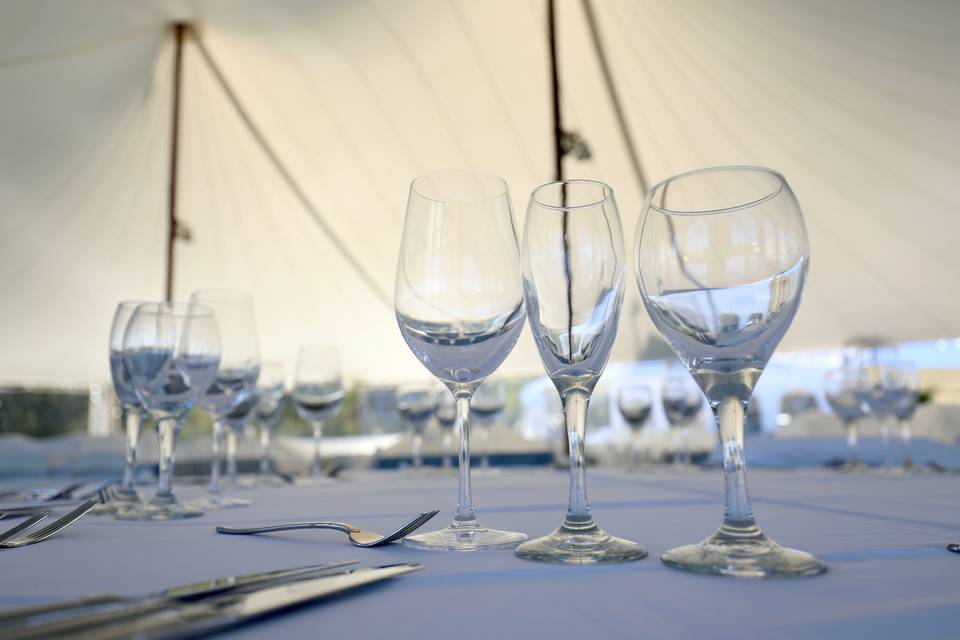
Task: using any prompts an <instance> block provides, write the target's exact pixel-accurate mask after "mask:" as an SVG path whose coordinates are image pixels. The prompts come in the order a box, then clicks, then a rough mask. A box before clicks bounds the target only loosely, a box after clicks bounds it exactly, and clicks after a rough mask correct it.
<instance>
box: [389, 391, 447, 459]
mask: <svg viewBox="0 0 960 640" xmlns="http://www.w3.org/2000/svg"><path fill="white" fill-rule="evenodd" d="M436 408H437V394H436V392H435V391H434V390H433V388H431V387H425V386H417V385H411V386H403V387H400V388H398V389H397V411H398V412H399V413H400V417H401V418H402V419H403V421H404V422H406V423H407V425H409V427H410V434H411V436H412V441H413V443H412V445H411V450H410V460H411V462H412V463H413V468H414V469H418V470H419V469H421V468H422V467H423V455H422V454H423V433H424V431H426V430H427V425H429V424H430V418H432V417H433V412H434V411H435V410H436Z"/></svg>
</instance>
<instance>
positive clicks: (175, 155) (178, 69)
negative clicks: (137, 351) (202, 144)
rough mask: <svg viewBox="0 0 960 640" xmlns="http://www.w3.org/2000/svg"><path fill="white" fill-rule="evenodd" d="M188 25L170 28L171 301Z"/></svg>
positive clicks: (167, 283) (168, 288)
mask: <svg viewBox="0 0 960 640" xmlns="http://www.w3.org/2000/svg"><path fill="white" fill-rule="evenodd" d="M188 28H189V26H188V25H186V24H184V23H182V22H178V23H176V24H174V25H173V36H174V54H173V55H174V57H173V104H172V108H171V120H170V178H169V179H170V182H169V187H168V191H167V273H166V281H165V283H164V299H165V300H166V301H167V302H170V301H171V300H172V299H173V276H174V273H175V269H174V248H175V245H176V242H177V161H178V159H179V155H180V93H181V87H182V83H183V41H184V36H185V35H186V31H187V29H188Z"/></svg>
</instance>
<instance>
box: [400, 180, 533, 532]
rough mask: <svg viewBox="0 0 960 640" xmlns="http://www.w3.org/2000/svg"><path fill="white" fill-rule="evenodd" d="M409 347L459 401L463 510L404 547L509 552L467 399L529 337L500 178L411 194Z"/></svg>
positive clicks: (404, 310) (406, 303)
mask: <svg viewBox="0 0 960 640" xmlns="http://www.w3.org/2000/svg"><path fill="white" fill-rule="evenodd" d="M394 294H395V295H394V304H395V307H396V314H397V322H398V324H399V325H400V333H401V334H402V335H403V339H404V340H405V341H406V343H407V346H409V347H410V350H411V351H413V353H414V355H415V356H416V357H417V358H418V359H419V360H420V362H421V363H422V364H423V365H424V366H425V367H426V368H427V369H428V370H429V371H430V373H432V374H433V375H434V376H436V377H437V378H438V379H439V380H440V382H442V383H443V384H444V385H446V387H447V388H448V389H450V391H451V393H453V395H454V396H455V397H456V401H457V426H458V431H459V433H460V460H459V463H460V471H459V490H458V500H457V510H456V513H455V514H454V516H453V522H452V523H451V525H450V526H449V527H447V528H446V529H442V530H440V531H433V532H430V533H424V534H420V535H416V536H411V537H408V538H406V539H405V540H404V542H406V543H407V544H409V545H412V546H416V547H419V548H424V549H435V550H457V551H469V550H474V549H496V548H508V547H512V546H514V545H516V544H517V543H518V542H521V541H522V540H525V539H526V535H524V534H522V533H513V532H509V531H497V530H494V529H487V528H484V527H482V526H480V522H479V520H478V519H477V515H476V512H475V510H474V508H473V499H472V496H471V488H470V419H469V414H470V398H471V396H472V395H473V393H474V391H476V389H477V387H478V386H479V385H480V383H481V382H483V381H484V379H486V378H487V377H488V376H489V375H490V374H492V373H493V372H494V371H495V370H496V369H497V367H499V366H500V364H501V363H502V362H503V360H504V358H506V357H507V354H509V353H510V351H511V350H512V349H513V347H514V345H515V344H516V343H517V338H518V337H519V336H520V331H521V330H522V329H523V318H524V311H523V296H522V293H521V285H520V252H519V250H518V248H517V234H516V231H515V230H514V226H513V213H512V211H511V208H510V195H509V193H508V190H507V184H506V183H505V182H504V181H503V180H502V179H500V178H498V177H496V176H492V175H487V174H483V173H474V172H467V171H452V172H444V173H435V174H431V175H426V176H421V177H419V178H417V179H416V180H414V181H413V183H412V184H411V186H410V196H409V200H408V202H407V212H406V218H405V220H404V225H403V240H402V243H401V246H400V257H399V260H398V262H397V279H396V287H395V292H394Z"/></svg>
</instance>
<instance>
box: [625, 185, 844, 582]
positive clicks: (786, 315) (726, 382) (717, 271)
mask: <svg viewBox="0 0 960 640" xmlns="http://www.w3.org/2000/svg"><path fill="white" fill-rule="evenodd" d="M809 255H810V251H809V244H808V242H807V232H806V229H805V227H804V223H803V215H802V214H801V212H800V206H799V205H798V204H797V201H796V198H795V197H794V195H793V192H792V191H791V190H790V187H789V185H788V184H787V182H786V180H785V179H784V178H783V176H781V175H780V174H778V173H776V172H774V171H771V170H769V169H764V168H760V167H717V168H711V169H702V170H700V171H693V172H691V173H685V174H682V175H679V176H675V177H673V178H670V179H668V180H666V181H664V182H661V183H660V184H658V185H657V186H655V187H654V188H653V189H651V190H650V192H649V193H648V194H647V199H646V202H645V203H644V212H643V217H642V221H641V223H640V224H639V225H638V227H637V237H636V267H637V282H638V284H639V286H640V293H641V295H642V297H643V302H644V304H645V305H646V308H647V312H648V313H649V314H650V318H651V319H652V320H653V322H654V324H655V325H656V326H657V328H658V329H659V330H660V332H661V333H662V334H663V335H664V337H666V339H667V340H668V342H669V343H670V346H671V347H672V348H673V350H674V351H675V352H676V354H677V355H678V356H679V357H680V360H682V361H683V363H684V364H685V365H686V366H687V368H688V369H689V370H690V373H691V374H693V377H694V379H695V380H696V381H697V384H699V385H700V388H701V389H702V390H703V392H704V394H705V395H706V397H707V401H708V403H709V404H710V407H711V409H712V410H713V413H714V416H715V418H716V421H717V425H718V427H719V430H720V440H721V445H722V450H723V467H724V481H725V486H726V491H725V508H724V519H723V524H722V525H721V526H720V528H719V529H718V530H717V531H716V533H714V534H713V535H711V536H710V537H709V538H707V539H706V540H704V541H703V542H701V543H700V544H695V545H689V546H685V547H679V548H676V549H671V550H670V551H667V552H666V553H665V554H664V555H663V562H664V563H665V564H666V565H668V566H670V567H673V568H677V569H684V570H687V571H696V572H700V573H714V574H723V575H732V576H738V577H752V578H762V577H773V576H803V575H813V574H817V573H821V572H822V571H825V570H826V565H825V564H824V563H823V562H821V561H820V560H819V559H817V558H816V557H814V556H812V555H810V554H809V553H805V552H803V551H796V550H793V549H786V548H784V547H781V546H780V545H778V544H777V543H775V542H774V541H772V540H770V539H769V538H767V536H766V535H764V533H763V532H762V531H761V530H760V528H759V527H758V526H757V524H756V521H755V520H754V517H753V511H752V510H751V508H750V499H749V495H748V492H747V478H746V468H745V464H744V458H743V432H744V417H745V413H746V408H747V405H748V404H749V402H750V397H751V395H752V394H753V388H754V385H755V384H756V382H757V379H758V378H759V377H760V374H761V373H762V372H763V369H764V367H765V366H766V364H767V361H768V360H769V359H770V356H771V355H772V354H773V351H774V349H775V348H776V346H777V344H778V343H779V342H780V339H781V338H782V337H783V335H784V333H786V331H787V329H788V328H789V326H790V323H791V322H792V321H793V317H794V315H795V314H796V312H797V308H798V307H799V305H800V296H801V292H802V291H803V284H804V280H805V278H806V273H807V264H808V261H809Z"/></svg>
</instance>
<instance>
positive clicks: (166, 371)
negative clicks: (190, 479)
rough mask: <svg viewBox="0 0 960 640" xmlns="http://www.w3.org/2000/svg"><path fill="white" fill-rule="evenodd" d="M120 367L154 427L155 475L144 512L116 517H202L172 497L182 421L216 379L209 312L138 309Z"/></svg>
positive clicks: (216, 347) (192, 307)
mask: <svg viewBox="0 0 960 640" xmlns="http://www.w3.org/2000/svg"><path fill="white" fill-rule="evenodd" d="M123 363H124V365H125V366H126V368H127V371H128V372H129V373H130V379H131V381H132V382H133V387H134V389H135V390H136V393H137V396H138V397H139V398H140V401H141V402H142V403H143V405H144V406H145V407H146V408H147V410H148V411H149V412H150V414H151V415H152V416H153V419H154V421H155V422H156V424H157V432H158V434H159V443H160V475H159V479H158V480H157V491H156V493H155V494H154V496H153V498H152V499H151V500H150V502H149V503H148V504H147V505H146V507H145V508H144V509H143V510H138V511H132V512H120V513H118V514H117V518H118V519H121V520H176V519H180V518H192V517H195V516H199V515H203V512H202V511H200V510H197V509H192V508H189V507H187V506H184V505H183V504H181V503H180V502H179V501H178V500H177V498H176V496H174V494H173V466H174V455H173V454H174V447H175V446H176V437H177V434H178V433H179V432H180V429H181V428H182V427H183V419H184V418H185V417H186V415H187V413H188V412H189V411H190V409H191V408H192V407H193V405H194V404H196V402H197V400H198V399H199V398H200V396H201V395H202V394H203V393H204V392H205V391H206V390H207V389H208V388H210V385H211V384H212V383H213V381H214V379H215V378H216V375H217V367H218V366H219V364H220V334H219V331H218V330H217V320H216V317H215V316H214V314H213V310H212V309H210V308H209V307H205V306H203V305H200V304H195V303H190V304H183V303H175V302H174V303H171V302H164V303H145V304H141V305H139V306H138V307H137V310H136V311H135V312H134V314H133V316H132V317H131V318H130V322H129V324H128V325H127V330H126V332H125V333H124V338H123Z"/></svg>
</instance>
